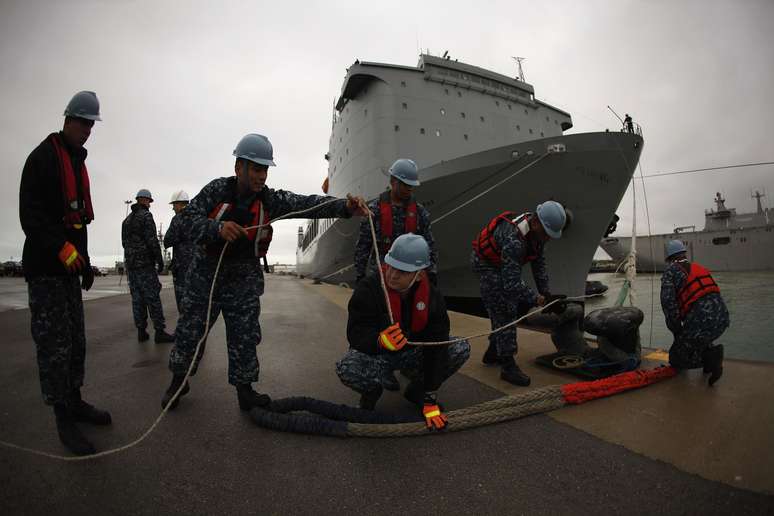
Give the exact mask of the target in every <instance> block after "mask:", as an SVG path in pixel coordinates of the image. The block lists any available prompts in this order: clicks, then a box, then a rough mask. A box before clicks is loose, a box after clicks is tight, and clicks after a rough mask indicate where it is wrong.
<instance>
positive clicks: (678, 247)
mask: <svg viewBox="0 0 774 516" xmlns="http://www.w3.org/2000/svg"><path fill="white" fill-rule="evenodd" d="M686 251H687V249H686V248H685V244H684V243H682V242H681V241H680V240H670V241H669V242H667V245H666V257H667V259H669V258H671V257H673V256H674V255H676V254H679V253H684V252H686Z"/></svg>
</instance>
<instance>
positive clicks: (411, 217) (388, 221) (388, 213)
mask: <svg viewBox="0 0 774 516" xmlns="http://www.w3.org/2000/svg"><path fill="white" fill-rule="evenodd" d="M405 207H406V222H405V225H404V228H403V233H404V234H405V233H414V234H416V232H417V202H416V201H415V200H414V199H411V200H410V201H409V202H408V204H406V205H405ZM379 215H380V217H379V221H380V223H381V233H382V236H381V241H380V243H379V244H380V248H381V252H382V254H387V251H389V250H390V246H392V241H393V240H394V239H393V228H392V201H391V200H390V192H383V193H382V195H380V196H379Z"/></svg>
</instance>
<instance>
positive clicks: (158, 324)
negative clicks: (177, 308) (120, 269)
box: [126, 266, 166, 331]
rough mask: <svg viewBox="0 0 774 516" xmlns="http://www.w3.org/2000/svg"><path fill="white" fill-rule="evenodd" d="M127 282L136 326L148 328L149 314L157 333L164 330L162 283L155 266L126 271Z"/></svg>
mask: <svg viewBox="0 0 774 516" xmlns="http://www.w3.org/2000/svg"><path fill="white" fill-rule="evenodd" d="M126 281H127V282H128V283H129V293H130V294H131V295H132V315H133V316H134V325H135V326H136V327H137V328H142V329H145V327H146V326H148V312H150V318H151V320H152V321H153V327H154V328H155V329H156V331H160V330H163V329H164V328H165V326H166V323H165V322H164V310H163V309H162V308H161V297H160V295H159V294H160V292H161V282H160V281H159V276H158V274H156V269H155V268H154V267H153V266H150V267H142V268H139V269H126Z"/></svg>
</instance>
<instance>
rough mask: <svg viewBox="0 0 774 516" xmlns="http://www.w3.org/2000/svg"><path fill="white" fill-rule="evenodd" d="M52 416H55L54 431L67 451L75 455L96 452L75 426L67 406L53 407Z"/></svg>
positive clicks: (60, 404) (58, 405)
mask: <svg viewBox="0 0 774 516" xmlns="http://www.w3.org/2000/svg"><path fill="white" fill-rule="evenodd" d="M54 414H55V415H56V431H57V433H59V440H60V441H62V444H64V445H65V447H66V448H67V449H68V450H70V451H71V452H73V453H74V454H76V455H93V454H94V453H96V452H97V450H95V449H94V445H93V444H91V443H90V442H89V440H88V439H86V437H84V435H83V434H82V433H81V431H80V430H79V429H78V427H77V426H75V419H74V418H73V416H72V414H71V413H70V410H69V409H68V407H67V405H65V404H64V403H57V404H56V405H54Z"/></svg>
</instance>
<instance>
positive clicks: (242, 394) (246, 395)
mask: <svg viewBox="0 0 774 516" xmlns="http://www.w3.org/2000/svg"><path fill="white" fill-rule="evenodd" d="M236 390H237V399H238V400H239V409H240V410H250V409H251V408H255V407H265V406H267V405H269V404H270V403H271V398H270V397H269V395H268V394H261V393H260V392H255V391H254V390H253V386H252V385H251V384H249V383H241V384H239V385H237V386H236Z"/></svg>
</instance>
